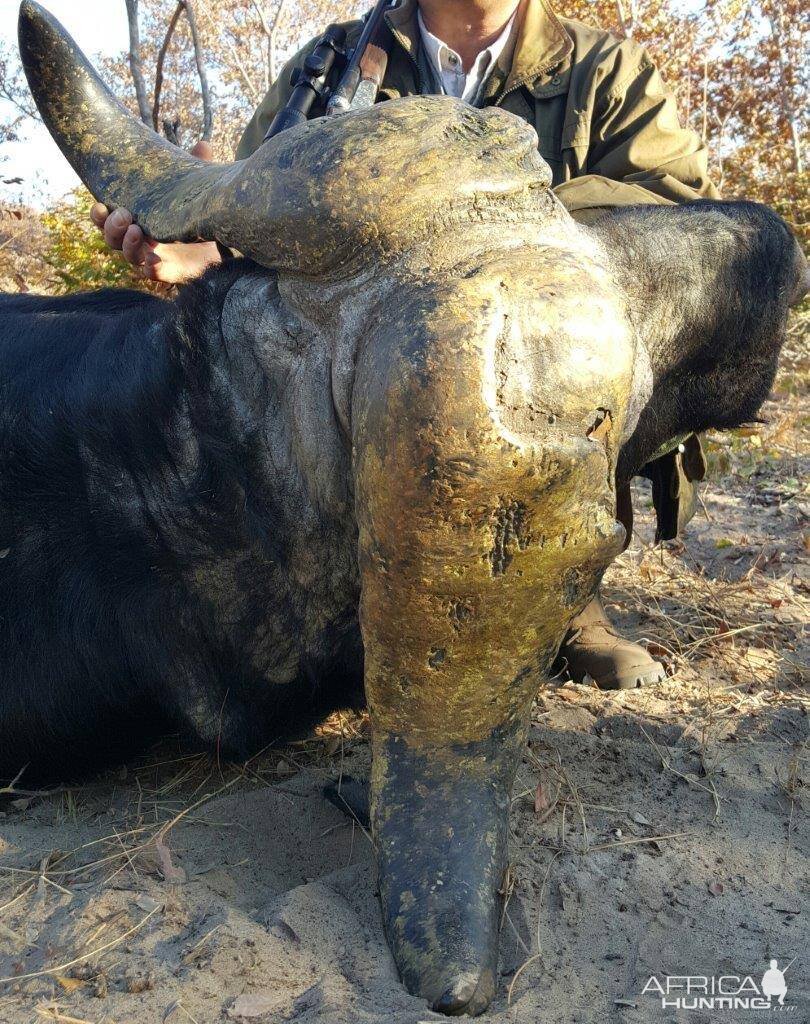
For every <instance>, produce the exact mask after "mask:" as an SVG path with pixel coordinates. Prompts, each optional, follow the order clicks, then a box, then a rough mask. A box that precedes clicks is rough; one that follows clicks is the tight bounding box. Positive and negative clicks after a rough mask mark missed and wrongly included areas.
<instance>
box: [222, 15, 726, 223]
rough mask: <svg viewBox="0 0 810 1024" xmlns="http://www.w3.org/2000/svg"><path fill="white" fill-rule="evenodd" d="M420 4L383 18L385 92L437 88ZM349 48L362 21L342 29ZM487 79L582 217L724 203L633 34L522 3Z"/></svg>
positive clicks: (270, 104)
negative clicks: (390, 40)
mask: <svg viewBox="0 0 810 1024" xmlns="http://www.w3.org/2000/svg"><path fill="white" fill-rule="evenodd" d="M416 8H417V3H416V0H402V2H401V3H400V5H399V7H397V8H396V9H395V10H393V11H392V12H390V13H389V14H388V15H387V18H388V22H389V25H390V27H391V29H392V32H393V35H394V40H395V43H394V47H393V51H392V53H391V58H390V60H389V64H388V70H387V72H386V75H385V80H384V82H383V88H382V90H381V92H380V96H379V99H380V100H386V99H395V98H397V97H400V96H414V95H419V94H423V93H429V92H432V91H433V88H432V83H431V82H429V81H426V80H425V79H426V76H425V75H424V74H423V73H422V72H421V71H420V68H422V67H425V62H424V59H423V57H422V55H421V54H420V36H419V28H418V24H417V20H416ZM345 27H346V29H347V32H348V38H349V43H350V44H352V43H353V42H354V41H355V40H356V38H357V36H358V34H359V27H360V23H359V22H356V21H355V22H349V23H348V24H346V26H345ZM314 45H315V40H313V41H312V42H310V43H308V44H307V45H306V46H305V47H304V48H303V49H302V50H301V51H299V53H297V54H296V55H295V56H294V57H293V58H292V59H291V60H290V61H289V62H288V63H287V64H286V66H285V67H284V69H283V70H282V72H281V74H280V75H279V77H278V79H277V80H276V83H275V84H274V85H273V87H272V88H271V90H270V92H269V93H268V94H267V96H266V98H265V99H264V101H263V102H262V104H261V106H260V107H259V109H258V110H257V111H256V113H255V114H254V116H253V119H252V120H251V122H250V124H249V125H248V127H247V130H246V131H245V134H244V136H243V138H242V141H241V143H240V144H239V148H238V150H237V158H238V159H242V158H244V157H246V156H249V155H250V154H251V153H252V152H253V151H254V150H256V149H257V148H258V147H259V146H260V145H261V142H262V139H263V138H264V135H265V132H266V131H267V128H268V127H269V125H270V122H271V121H272V120H273V117H274V116H275V114H276V113H277V112H278V111H279V110H280V109H281V108H282V107H283V106H284V105H285V104H286V102H287V99H288V98H289V95H290V92H291V86H290V73H291V71H292V69H293V68H294V67H297V66H300V65H301V64H302V63H303V61H304V58H305V56H306V55H307V54H308V53H309V52H310V50H312V49H313V47H314ZM506 60H507V63H506V64H505V65H503V66H502V65H501V64H500V63H499V64H497V65H496V67H495V68H494V69H493V71H492V74H491V76H490V78H489V79H488V80H487V83H486V87H485V90H484V96H483V98H482V105H483V106H500V107H503V109H504V110H508V111H510V112H511V113H513V114H517V116H518V117H522V118H524V120H526V121H528V122H529V124H531V125H533V126H534V128H535V130H536V132H537V136H538V139H539V149H540V154H541V155H542V156H543V158H544V159H545V160H546V161H547V162H548V164H549V166H550V167H551V170H552V173H553V175H554V186H555V190H556V193H557V195H558V196H559V198H560V200H561V201H562V202H563V203H564V204H565V206H566V207H567V208H568V209H569V210H570V212H571V213H572V214H573V215H574V216H575V217H576V219H577V220H580V221H588V220H591V219H593V218H594V217H595V216H598V215H599V213H600V212H601V211H603V210H604V209H606V208H609V207H614V206H628V205H632V204H638V203H659V204H660V203H669V202H684V201H686V200H689V199H695V198H698V197H703V198H709V199H713V198H717V192H716V190H715V188H714V186H713V185H712V183H711V182H710V181H709V179H708V177H707V171H706V148H705V146H704V145H703V144H702V143H701V142H700V140H699V139H698V137H697V135H695V133H694V132H692V131H689V130H688V129H685V128H682V127H681V126H680V124H679V122H678V114H677V110H676V107H675V100H674V98H673V96H672V94H671V93H669V92H668V91H667V90H666V89H665V87H664V83H663V82H662V80H661V76H660V75H659V73H658V71H657V70H656V68H655V65H654V64H653V62H652V60H651V58H650V56H649V55H648V54H647V52H646V51H645V50H644V49H642V48H641V47H640V46H638V45H637V44H636V43H634V42H632V40H629V39H619V38H617V37H616V36H613V35H611V34H610V33H609V32H603V31H602V30H601V29H597V28H592V27H591V26H589V25H583V24H582V23H581V22H578V21H572V20H570V19H568V18H558V17H557V15H556V14H555V13H554V12H553V11H552V10H551V8H550V6H549V5H548V3H547V2H546V0H525V6H524V11H523V16H522V20H521V24H520V28H519V34H518V38H517V41H516V45H515V48H514V51H513V53H512V54H511V58H507V59H506Z"/></svg>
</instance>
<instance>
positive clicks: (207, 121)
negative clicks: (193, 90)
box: [183, 0, 214, 142]
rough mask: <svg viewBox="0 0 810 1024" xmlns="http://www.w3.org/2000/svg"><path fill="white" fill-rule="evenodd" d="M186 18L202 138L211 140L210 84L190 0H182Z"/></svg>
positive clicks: (212, 121) (212, 124)
mask: <svg viewBox="0 0 810 1024" xmlns="http://www.w3.org/2000/svg"><path fill="white" fill-rule="evenodd" d="M183 5H184V7H185V8H186V17H187V18H188V27H189V28H190V29H191V40H192V42H193V43H194V60H195V61H196V63H197V74H198V75H199V76H200V91H201V93H202V102H203V131H202V138H203V139H205V140H206V142H210V141H211V136H212V135H213V134H214V108H213V105H212V103H211V86H210V85H209V84H208V73H207V71H206V70H205V58H204V56H203V49H202V42H201V41H200V33H199V31H198V30H197V19H196V18H195V16H194V7H193V4H192V2H191V0H183Z"/></svg>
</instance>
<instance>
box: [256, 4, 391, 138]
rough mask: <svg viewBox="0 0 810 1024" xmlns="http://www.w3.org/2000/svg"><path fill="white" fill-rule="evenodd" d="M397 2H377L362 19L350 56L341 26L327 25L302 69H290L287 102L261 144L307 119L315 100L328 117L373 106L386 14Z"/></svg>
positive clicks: (387, 37)
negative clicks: (289, 91)
mask: <svg viewBox="0 0 810 1024" xmlns="http://www.w3.org/2000/svg"><path fill="white" fill-rule="evenodd" d="M396 3H397V0H377V3H376V5H375V6H374V8H373V10H372V11H370V12H369V13H368V14H367V15H366V17H365V18H364V19H363V28H362V31H361V32H360V37H359V39H358V40H357V45H356V46H355V47H354V49H353V50H352V52H351V53H350V54H347V52H346V32H345V30H344V29H342V28H341V27H340V25H330V26H329V28H328V29H327V30H326V32H324V34H323V35H322V36H321V38H320V39H319V40H318V42H317V44H316V46H315V49H314V50H313V51H312V53H310V55H309V56H308V57H307V59H306V60H305V61H304V65H303V67H301V68H295V69H294V70H293V73H292V78H291V83H292V86H293V90H292V93H291V94H290V98H289V100H288V101H287V105H286V106H285V107H284V109H283V110H280V111H279V112H278V113H277V114H276V116H275V117H274V118H273V122H272V124H271V125H270V127H269V128H268V129H267V134H266V135H265V137H264V139H263V141H264V142H266V141H267V140H268V139H272V138H273V136H275V135H278V134H279V132H282V131H285V130H286V129H287V128H291V127H292V126H293V125H296V124H302V123H303V122H304V121H306V120H308V119H309V117H310V116H311V113H312V108H313V106H314V104H315V101H316V100H317V99H321V100H322V101H323V102H324V103H325V106H326V113H327V115H328V116H331V115H334V114H341V113H343V112H344V111H346V110H355V109H361V108H364V107H370V106H372V105H373V103H374V101H375V100H376V98H377V93H378V91H379V89H380V86H381V85H382V81H383V78H384V76H385V69H386V67H387V66H388V55H389V53H390V50H391V43H392V38H391V30H390V29H389V28H388V24H387V22H386V20H385V15H386V14H387V13H388V11H390V10H392V9H393V8H394V7H395V6H396ZM335 78H337V81H336V82H335V84H334V85H333V84H332V80H333V79H335Z"/></svg>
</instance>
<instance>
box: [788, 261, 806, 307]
mask: <svg viewBox="0 0 810 1024" xmlns="http://www.w3.org/2000/svg"><path fill="white" fill-rule="evenodd" d="M808 292H810V267H808V266H807V264H806V263H805V265H804V269H803V270H802V272H801V273H800V274H799V279H798V281H797V282H796V287H795V288H794V289H793V294H792V295H791V296H790V304H791V306H798V305H799V303H800V302H801V301H802V299H803V298H804V297H805V295H807V293H808Z"/></svg>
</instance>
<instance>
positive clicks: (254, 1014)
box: [228, 993, 288, 1020]
mask: <svg viewBox="0 0 810 1024" xmlns="http://www.w3.org/2000/svg"><path fill="white" fill-rule="evenodd" d="M286 1006H288V1000H287V999H286V998H285V997H284V996H279V995H266V994H261V993H259V994H258V995H243V996H237V997H236V999H235V1000H234V1003H233V1006H231V1008H230V1009H229V1010H228V1016H229V1017H230V1018H231V1020H256V1019H257V1018H259V1017H264V1016H265V1014H268V1013H275V1012H277V1011H279V1010H283V1009H284V1008H285V1007H286Z"/></svg>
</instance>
